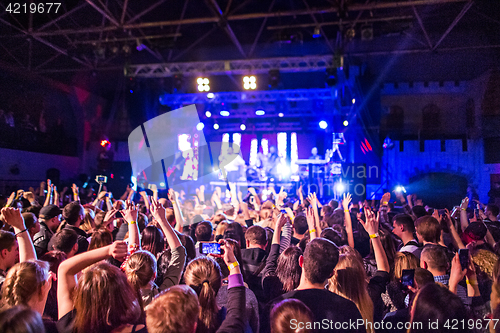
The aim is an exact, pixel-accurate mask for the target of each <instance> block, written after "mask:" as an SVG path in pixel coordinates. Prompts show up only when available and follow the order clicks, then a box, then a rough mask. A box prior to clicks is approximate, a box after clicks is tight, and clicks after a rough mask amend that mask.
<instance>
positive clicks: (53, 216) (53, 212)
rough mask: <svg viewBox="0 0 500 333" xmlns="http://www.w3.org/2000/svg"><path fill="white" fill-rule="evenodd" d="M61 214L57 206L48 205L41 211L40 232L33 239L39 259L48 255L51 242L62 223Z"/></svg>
mask: <svg viewBox="0 0 500 333" xmlns="http://www.w3.org/2000/svg"><path fill="white" fill-rule="evenodd" d="M61 213H62V211H61V209H60V208H59V207H57V206H56V205H47V206H45V207H43V208H42V209H41V210H40V215H39V218H40V231H39V232H37V233H36V234H35V236H34V237H33V243H34V245H35V250H36V255H37V258H40V257H41V256H43V255H44V254H45V253H47V251H48V245H49V241H50V239H51V238H52V236H53V235H54V232H55V231H56V230H57V227H59V224H60V223H61V220H60V216H61Z"/></svg>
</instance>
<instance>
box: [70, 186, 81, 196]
mask: <svg viewBox="0 0 500 333" xmlns="http://www.w3.org/2000/svg"><path fill="white" fill-rule="evenodd" d="M71 190H72V191H73V194H78V190H79V188H78V186H76V184H73V185H71Z"/></svg>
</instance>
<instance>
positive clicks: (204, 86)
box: [196, 77, 210, 98]
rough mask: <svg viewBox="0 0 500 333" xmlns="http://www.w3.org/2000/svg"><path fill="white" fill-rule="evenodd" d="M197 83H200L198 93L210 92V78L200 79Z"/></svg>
mask: <svg viewBox="0 0 500 333" xmlns="http://www.w3.org/2000/svg"><path fill="white" fill-rule="evenodd" d="M196 83H198V91H201V92H203V91H210V85H209V84H210V80H209V79H208V78H206V77H205V78H203V77H199V78H198V79H196ZM209 98H210V97H209Z"/></svg>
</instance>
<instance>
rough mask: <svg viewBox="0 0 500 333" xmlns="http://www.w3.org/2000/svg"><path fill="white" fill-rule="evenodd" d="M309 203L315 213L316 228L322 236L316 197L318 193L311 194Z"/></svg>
mask: <svg viewBox="0 0 500 333" xmlns="http://www.w3.org/2000/svg"><path fill="white" fill-rule="evenodd" d="M308 199H309V202H310V203H311V206H312V208H313V213H314V225H315V227H316V231H317V232H318V233H317V235H318V236H319V235H320V234H321V226H320V225H319V213H318V198H317V197H316V192H314V193H311V194H309V197H308Z"/></svg>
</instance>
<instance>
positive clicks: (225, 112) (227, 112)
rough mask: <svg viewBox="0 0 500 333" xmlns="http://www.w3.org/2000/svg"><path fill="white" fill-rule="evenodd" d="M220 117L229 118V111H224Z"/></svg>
mask: <svg viewBox="0 0 500 333" xmlns="http://www.w3.org/2000/svg"><path fill="white" fill-rule="evenodd" d="M220 115H221V116H223V117H229V111H226V110H223V111H221V112H220Z"/></svg>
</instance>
